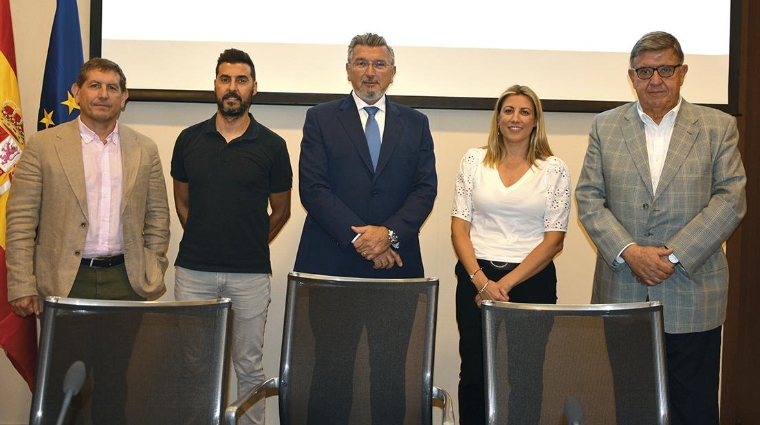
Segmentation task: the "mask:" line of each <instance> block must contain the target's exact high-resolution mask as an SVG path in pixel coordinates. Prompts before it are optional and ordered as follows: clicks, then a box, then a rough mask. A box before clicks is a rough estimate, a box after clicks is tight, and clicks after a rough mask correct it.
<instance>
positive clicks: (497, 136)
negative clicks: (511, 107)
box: [483, 84, 554, 168]
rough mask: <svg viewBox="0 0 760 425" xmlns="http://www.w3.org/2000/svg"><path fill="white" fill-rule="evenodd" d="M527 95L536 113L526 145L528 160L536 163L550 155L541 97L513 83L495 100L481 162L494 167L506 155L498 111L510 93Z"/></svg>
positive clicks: (532, 163) (529, 89)
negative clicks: (534, 124) (527, 144)
mask: <svg viewBox="0 0 760 425" xmlns="http://www.w3.org/2000/svg"><path fill="white" fill-rule="evenodd" d="M520 94H521V95H523V96H527V97H528V98H529V99H530V100H531V102H533V109H534V110H535V114H536V127H535V128H533V131H532V132H531V133H530V146H529V147H528V162H529V163H530V164H531V165H536V161H537V160H539V159H541V160H543V159H546V158H548V157H550V156H552V155H554V154H553V153H552V150H551V148H550V147H549V139H548V138H547V137H546V126H545V125H544V110H543V108H542V107H541V99H539V98H538V95H536V92H534V91H533V90H532V89H531V88H530V87H528V86H521V85H519V84H515V85H513V86H511V87H509V88H508V89H506V90H505V91H504V93H502V94H501V96H499V100H497V101H496V106H495V107H494V110H493V117H492V118H491V132H490V133H489V134H488V144H487V145H486V146H485V148H486V156H485V158H484V159H483V164H485V165H487V166H489V167H492V168H496V167H498V166H499V163H500V162H501V160H502V159H504V157H505V156H506V155H507V151H506V149H505V148H504V143H503V141H502V135H501V131H500V130H499V113H500V111H501V106H502V105H503V104H504V100H506V99H507V98H508V97H509V96H512V95H520Z"/></svg>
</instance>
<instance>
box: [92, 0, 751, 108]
mask: <svg viewBox="0 0 760 425" xmlns="http://www.w3.org/2000/svg"><path fill="white" fill-rule="evenodd" d="M92 5H93V11H94V13H93V14H92V15H93V16H92V22H93V28H92V29H91V33H92V34H93V46H94V48H95V50H97V48H100V51H95V50H94V51H93V52H92V54H93V55H101V56H103V57H106V58H109V59H112V60H114V61H116V62H117V63H119V64H120V65H121V66H122V68H123V69H124V71H125V73H126V74H127V78H128V83H129V87H130V90H131V91H132V92H133V93H132V95H133V96H132V97H133V98H134V97H135V96H134V95H135V90H136V89H148V90H139V91H138V94H150V95H152V96H156V95H157V94H158V95H159V98H158V99H150V100H162V99H160V94H161V93H164V92H174V93H175V94H176V93H202V92H209V91H210V90H211V89H212V88H213V86H212V83H213V79H214V67H215V65H216V59H217V57H218V56H219V53H221V52H222V51H223V50H224V49H226V48H229V47H235V48H239V49H242V50H245V51H247V52H248V53H249V54H250V55H251V57H252V58H253V60H254V63H255V65H256V73H257V75H256V77H257V81H258V87H259V91H260V92H261V93H262V94H268V96H266V97H267V98H268V99H271V102H269V103H279V102H278V101H277V98H278V96H279V98H280V102H282V103H295V104H310V103H315V102H316V101H321V100H322V98H325V97H330V98H334V97H335V96H343V95H345V94H346V93H348V92H349V91H350V90H351V86H350V84H349V83H348V81H347V79H346V74H345V63H346V54H347V50H346V46H347V45H348V42H349V41H350V40H351V38H352V37H353V36H354V35H356V34H360V33H364V32H375V33H378V34H380V35H383V36H384V37H385V38H386V40H387V41H388V43H389V44H390V45H391V46H393V48H394V50H395V53H396V66H397V74H396V78H395V80H394V83H393V85H392V86H391V88H390V90H389V94H391V95H393V96H396V97H398V96H406V97H410V98H411V99H415V100H417V102H416V103H420V102H421V103H422V106H426V105H427V106H430V107H442V108H470V107H475V108H478V107H479V106H483V108H486V109H490V108H491V107H492V99H493V98H495V97H496V96H498V95H499V94H500V93H501V92H502V91H503V90H504V89H505V88H506V87H507V86H509V85H511V84H515V83H519V84H525V85H529V86H531V87H532V88H533V89H534V90H535V91H536V92H537V93H538V94H539V96H541V98H542V99H547V100H549V102H548V103H550V104H553V105H561V104H563V103H568V104H576V105H578V104H580V105H583V104H584V102H585V103H586V106H585V108H586V109H588V108H590V109H594V106H593V105H598V106H600V107H606V106H608V105H609V103H610V102H612V103H614V102H626V101H630V100H632V99H633V98H634V92H633V91H632V89H631V86H630V84H629V83H628V78H627V73H626V71H627V68H628V57H629V53H630V50H631V48H632V46H633V44H634V43H635V42H636V40H638V38H639V37H641V35H643V34H644V33H646V32H649V31H655V30H663V31H667V32H670V33H671V34H673V35H675V36H676V37H677V38H678V39H679V41H680V42H681V45H682V47H683V49H684V52H685V54H686V60H685V62H686V63H687V64H688V65H689V73H688V75H687V77H686V83H685V84H684V87H683V91H682V93H683V95H684V97H685V98H686V99H688V100H689V101H691V102H695V103H702V104H711V105H716V106H718V107H722V108H721V109H730V108H728V106H729V105H730V104H731V103H732V102H733V101H734V99H731V97H732V95H730V94H729V92H730V90H729V87H730V85H731V83H730V78H729V77H730V75H731V69H730V65H731V61H730V60H729V52H730V51H731V31H732V28H731V23H732V20H733V21H734V22H737V25H738V21H739V20H738V17H733V19H732V1H731V0H709V1H708V0H663V1H659V2H657V5H656V7H654V5H649V6H652V7H654V9H656V10H652V9H650V8H649V7H643V8H641V7H634V6H633V5H632V4H631V3H625V2H620V1H611V0H534V1H531V2H515V1H498V2H497V1H493V0H469V1H467V2H465V3H448V4H446V3H441V2H433V1H427V0H385V1H384V2H381V3H366V4H365V3H361V2H356V1H354V2H345V1H341V0H323V1H314V0H291V1H287V2H285V1H274V0H263V1H261V0H259V1H254V0H217V1H213V2H210V3H198V2H189V1H187V0H159V1H157V0H93V1H92ZM641 6H645V5H643V4H642V5H641ZM101 7H102V10H98V9H99V8H101ZM736 10H738V8H736ZM96 15H97V16H96ZM98 17H101V18H102V20H101V21H100V22H98V19H97V18H98ZM324 95H327V96H324ZM185 97H187V98H188V99H192V98H194V96H192V95H191V96H189V97H188V96H185ZM195 97H197V96H195ZM180 98H182V96H180ZM200 98H204V99H205V98H207V93H206V95H205V96H200ZM166 100H170V99H166ZM468 100H470V101H468ZM478 100H481V101H480V102H479V101H478ZM482 100H487V101H486V102H482ZM552 101H557V102H552ZM431 102H432V103H431ZM579 102H580V103H579ZM412 103H415V102H412ZM589 105H591V106H589ZM547 109H552V108H547ZM554 109H555V110H557V109H560V110H561V109H563V108H556V107H555V108H554ZM564 109H566V108H564ZM571 109H572V108H571ZM581 109H584V107H581Z"/></svg>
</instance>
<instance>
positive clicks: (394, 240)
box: [388, 229, 401, 249]
mask: <svg viewBox="0 0 760 425" xmlns="http://www.w3.org/2000/svg"><path fill="white" fill-rule="evenodd" d="M388 241H390V243H391V247H392V248H393V249H398V248H399V246H401V244H400V243H399V241H398V235H397V234H396V232H394V231H393V230H391V229H388Z"/></svg>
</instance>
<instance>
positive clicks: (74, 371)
mask: <svg viewBox="0 0 760 425" xmlns="http://www.w3.org/2000/svg"><path fill="white" fill-rule="evenodd" d="M86 377H87V370H86V369H85V366H84V362H82V361H81V360H77V361H75V362H74V363H73V364H72V365H71V366H69V370H67V371H66V376H64V377H63V392H64V394H66V396H65V397H64V398H63V406H61V413H60V414H59V415H58V422H56V425H63V419H64V418H65V417H66V412H67V411H68V410H69V404H70V403H71V398H72V397H74V396H75V395H77V394H79V390H81V389H82V385H83V384H84V379H85V378H86Z"/></svg>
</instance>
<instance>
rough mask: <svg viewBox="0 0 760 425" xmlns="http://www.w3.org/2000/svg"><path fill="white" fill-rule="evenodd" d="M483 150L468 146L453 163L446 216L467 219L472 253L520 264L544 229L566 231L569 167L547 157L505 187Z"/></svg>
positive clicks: (545, 230)
mask: <svg viewBox="0 0 760 425" xmlns="http://www.w3.org/2000/svg"><path fill="white" fill-rule="evenodd" d="M485 155H486V150H485V148H472V149H470V150H468V151H467V153H466V154H465V156H464V157H463V158H462V161H461V162H460V163H459V174H458V175H457V180H456V184H455V191H454V206H453V208H452V210H451V215H452V216H453V217H458V218H461V219H462V220H466V221H469V222H470V240H472V245H473V247H474V248H475V256H476V257H477V258H479V259H482V260H492V261H504V262H509V263H521V262H522V261H523V260H524V259H525V257H526V256H527V255H528V254H529V253H530V252H531V251H532V250H533V249H534V248H535V247H536V246H538V244H540V243H541V241H543V239H544V232H547V231H560V232H567V222H568V219H569V216H570V185H571V183H570V171H569V170H568V168H567V164H565V162H564V161H562V160H561V159H559V158H557V157H554V156H551V157H549V158H547V159H546V160H543V161H542V160H539V161H537V162H536V165H534V166H533V167H531V168H530V169H529V170H528V171H527V172H526V173H525V174H524V175H523V176H522V177H521V178H520V180H518V181H517V182H515V183H514V184H513V185H512V186H510V187H505V186H504V184H503V183H502V181H501V178H500V177H499V171H498V170H497V169H495V168H491V167H487V166H485V165H484V164H483V158H485Z"/></svg>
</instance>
